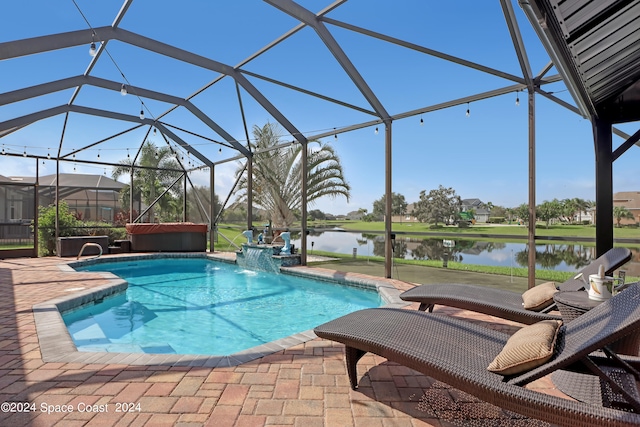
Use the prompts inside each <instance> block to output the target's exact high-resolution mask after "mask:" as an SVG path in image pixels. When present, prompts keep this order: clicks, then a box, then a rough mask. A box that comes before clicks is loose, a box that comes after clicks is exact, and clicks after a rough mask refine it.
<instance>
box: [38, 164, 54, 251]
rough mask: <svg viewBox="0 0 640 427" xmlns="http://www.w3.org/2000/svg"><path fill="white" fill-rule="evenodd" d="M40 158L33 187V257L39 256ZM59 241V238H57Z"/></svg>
mask: <svg viewBox="0 0 640 427" xmlns="http://www.w3.org/2000/svg"><path fill="white" fill-rule="evenodd" d="M38 160H39V159H38V158H36V183H35V185H34V187H33V191H34V194H33V252H34V253H33V257H34V258H37V257H38V249H39V248H38V245H39V244H40V243H39V241H38V216H39V215H38V214H39V212H38V206H39V205H40V165H39V164H38ZM56 242H57V240H56Z"/></svg>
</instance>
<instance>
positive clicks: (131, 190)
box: [129, 165, 134, 223]
mask: <svg viewBox="0 0 640 427" xmlns="http://www.w3.org/2000/svg"><path fill="white" fill-rule="evenodd" d="M129 171H130V173H131V175H130V176H131V181H129V223H133V191H134V190H133V174H134V172H133V165H131V169H130V170H129Z"/></svg>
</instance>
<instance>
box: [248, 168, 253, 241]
mask: <svg viewBox="0 0 640 427" xmlns="http://www.w3.org/2000/svg"><path fill="white" fill-rule="evenodd" d="M251 227H253V156H247V230H252V228H251Z"/></svg>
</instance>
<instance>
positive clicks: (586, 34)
mask: <svg viewBox="0 0 640 427" xmlns="http://www.w3.org/2000/svg"><path fill="white" fill-rule="evenodd" d="M519 2H520V5H521V6H522V8H523V10H524V12H525V14H526V15H527V17H528V18H529V20H530V21H531V24H532V25H533V27H534V29H535V30H536V32H537V33H538V36H539V38H540V40H541V41H542V43H543V44H544V46H545V49H546V50H547V52H548V53H549V55H551V58H552V59H553V62H554V64H555V66H556V68H557V69H558V72H559V73H560V74H561V75H562V77H563V78H564V80H565V82H566V85H567V87H568V88H569V91H570V92H571V95H572V97H573V99H574V101H575V102H576V104H577V105H578V108H579V109H580V112H581V113H582V115H583V116H585V117H589V118H599V119H602V120H606V121H608V122H611V123H623V122H630V121H637V120H640V0H562V1H561V0H519Z"/></svg>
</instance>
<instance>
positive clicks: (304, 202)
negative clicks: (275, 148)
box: [300, 139, 309, 265]
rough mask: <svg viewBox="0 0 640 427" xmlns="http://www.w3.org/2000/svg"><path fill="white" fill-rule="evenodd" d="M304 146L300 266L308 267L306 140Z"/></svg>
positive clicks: (307, 157)
mask: <svg viewBox="0 0 640 427" xmlns="http://www.w3.org/2000/svg"><path fill="white" fill-rule="evenodd" d="M301 144H302V171H301V173H302V189H301V191H302V195H301V196H302V200H301V201H300V208H301V211H302V212H301V214H302V215H301V219H300V225H301V227H300V234H301V235H300V264H301V265H307V203H308V197H307V196H308V194H307V192H308V191H309V164H308V162H309V144H308V143H307V140H306V139H305V141H304V142H301Z"/></svg>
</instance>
